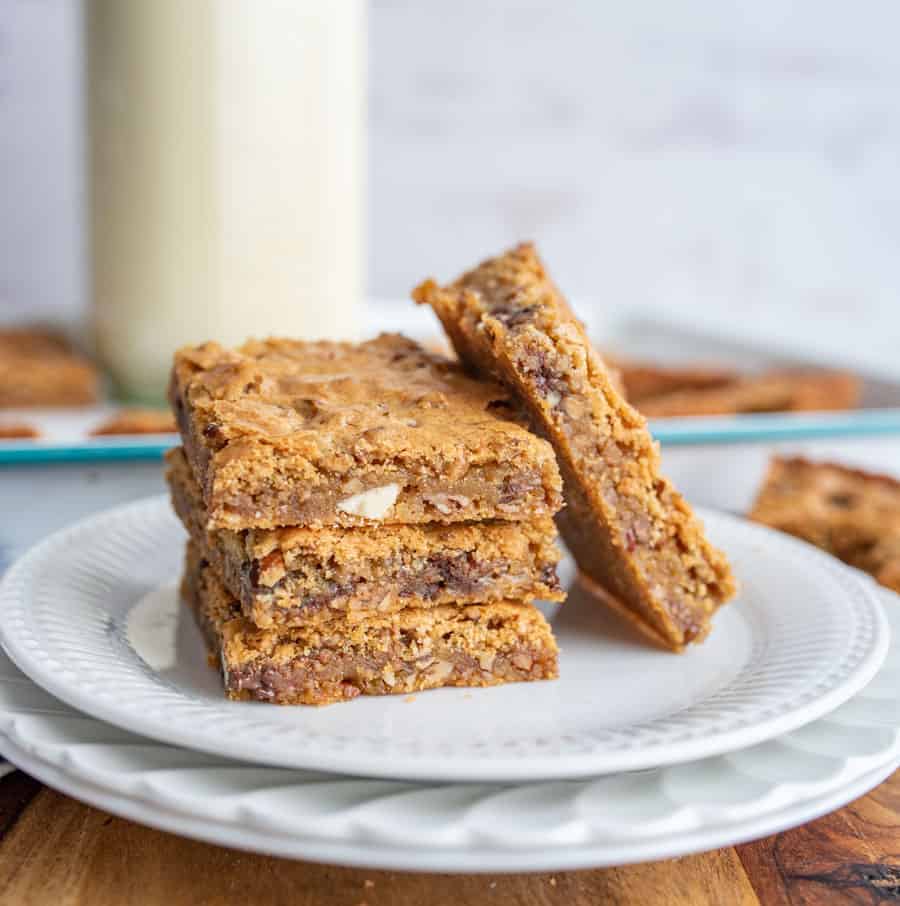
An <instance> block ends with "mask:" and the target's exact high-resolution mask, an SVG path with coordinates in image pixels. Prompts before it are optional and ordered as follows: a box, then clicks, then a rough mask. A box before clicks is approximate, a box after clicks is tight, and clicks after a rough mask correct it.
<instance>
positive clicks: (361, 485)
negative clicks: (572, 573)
mask: <svg viewBox="0 0 900 906" xmlns="http://www.w3.org/2000/svg"><path fill="white" fill-rule="evenodd" d="M170 397H171V401H172V405H173V408H174V411H175V414H176V419H177V421H178V425H179V430H180V431H181V435H182V438H183V440H184V447H185V451H186V453H187V457H188V459H189V461H190V463H191V467H192V469H193V471H194V474H195V475H196V476H197V478H198V481H199V483H200V486H201V490H202V492H203V498H204V501H205V503H206V508H207V511H208V515H209V526H210V528H227V529H232V530H240V529H246V528H274V527H276V526H280V525H281V526H283V525H307V526H324V525H340V526H360V525H371V524H374V523H390V524H398V523H422V522H464V521H473V520H480V519H505V520H525V519H528V520H532V519H534V518H536V517H539V516H550V515H552V514H553V513H555V512H556V510H558V509H559V507H560V506H561V504H562V499H561V480H560V476H559V471H558V469H557V466H556V461H555V458H554V455H553V450H552V448H551V447H550V445H549V444H548V443H547V442H546V441H544V440H541V439H540V438H537V437H535V436H534V435H533V434H531V433H530V432H529V431H527V430H526V429H525V428H524V427H522V426H521V425H519V424H517V423H516V422H515V421H514V420H512V419H511V418H510V417H509V412H510V401H509V395H508V393H507V392H506V391H504V390H503V389H502V388H500V387H498V386H497V385H496V384H490V383H484V382H479V381H474V380H472V379H471V378H469V377H466V376H465V374H464V372H463V370H462V368H461V367H460V366H459V365H458V364H456V363H454V362H450V361H448V360H446V359H444V358H442V357H441V356H437V355H433V354H429V353H427V352H426V351H425V350H423V349H422V348H421V347H419V346H418V345H417V344H415V343H413V342H412V341H410V340H407V339H405V338H403V337H401V336H398V335H382V336H380V337H378V338H377V339H375V340H371V341H369V342H367V343H361V344H359V345H356V344H352V343H335V342H325V341H322V342H301V341H293V340H275V339H270V340H264V341H250V342H249V343H246V344H244V345H243V346H241V347H240V348H239V349H236V350H228V349H223V348H222V347H221V346H219V345H218V344H216V343H206V344H204V345H202V346H196V347H188V348H186V349H182V350H180V351H179V352H178V353H177V354H176V356H175V367H174V370H173V375H172V382H171V390H170Z"/></svg>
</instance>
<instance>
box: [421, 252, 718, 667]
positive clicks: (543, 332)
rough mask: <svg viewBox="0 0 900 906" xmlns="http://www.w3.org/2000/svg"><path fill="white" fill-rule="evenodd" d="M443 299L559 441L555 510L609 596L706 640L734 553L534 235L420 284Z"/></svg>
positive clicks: (676, 634) (667, 639)
mask: <svg viewBox="0 0 900 906" xmlns="http://www.w3.org/2000/svg"><path fill="white" fill-rule="evenodd" d="M413 297H414V299H415V300H416V301H417V302H420V303H427V304H429V305H431V307H432V308H433V309H434V310H435V312H436V313H437V315H438V317H439V318H440V320H441V322H442V324H443V325H444V328H445V330H446V331H447V333H448V335H449V336H450V338H451V340H452V342H453V345H454V347H455V348H456V351H457V354H458V356H459V357H460V360H461V361H462V362H463V363H464V364H466V365H467V366H468V367H469V368H470V369H471V370H472V371H473V372H475V373H476V374H478V375H480V376H483V377H491V378H494V379H498V380H500V381H501V382H502V383H503V384H504V385H505V386H507V387H508V388H509V389H510V390H511V392H512V393H513V394H514V395H515V397H516V398H517V400H518V401H519V402H520V403H521V404H522V405H523V406H524V408H525V409H526V410H527V413H528V415H529V416H530V419H531V423H532V425H533V427H534V428H535V429H536V430H537V431H538V432H539V433H540V434H542V435H543V436H545V437H547V438H549V440H550V441H551V442H552V444H553V447H554V449H555V450H556V454H557V457H558V459H559V463H560V469H561V471H562V474H563V479H564V483H565V497H566V503H567V506H566V509H565V510H563V511H562V513H561V514H560V516H559V517H558V521H559V525H560V528H561V530H562V533H563V536H564V538H565V540H566V542H567V544H568V546H569V548H570V550H571V551H572V553H573V554H574V556H575V559H576V560H577V562H578V565H579V567H580V569H581V571H582V573H583V574H585V575H586V576H587V577H588V578H589V579H590V580H592V581H593V583H594V584H595V585H599V586H600V587H601V588H602V589H603V590H604V592H605V598H606V600H607V601H608V602H609V603H610V604H612V606H614V607H615V608H616V609H618V610H619V611H620V612H621V613H623V614H625V615H627V616H629V617H630V618H631V619H632V620H633V621H634V622H635V623H636V624H637V625H638V626H639V627H640V628H641V629H642V630H644V631H645V632H646V633H647V634H648V635H650V636H651V637H652V638H653V639H655V640H656V641H658V642H660V643H661V644H663V645H665V646H666V647H669V648H671V649H674V650H681V649H682V648H684V646H685V645H687V644H688V643H689V642H692V641H697V640H699V639H702V638H703V637H704V636H705V635H706V634H707V633H708V631H709V628H710V619H711V617H712V615H713V613H714V612H715V611H716V609H717V608H718V607H719V606H720V605H721V604H722V603H724V602H725V601H727V600H728V599H729V598H730V597H731V595H732V594H733V592H734V580H733V578H732V575H731V571H730V569H729V566H728V562H727V560H726V559H725V556H724V555H723V554H722V553H721V552H720V551H718V550H716V549H715V548H714V547H713V546H712V545H711V544H710V543H709V542H708V541H707V539H706V537H705V535H704V532H703V527H702V525H701V523H700V522H699V520H698V519H696V517H695V516H694V514H693V513H692V511H691V509H690V507H689V506H688V505H687V503H686V502H685V501H684V500H683V499H682V497H681V495H680V494H678V492H677V491H676V490H675V489H674V488H673V487H672V485H671V484H669V482H668V481H667V480H666V479H665V478H663V477H662V476H661V475H660V472H659V453H658V449H657V446H656V444H655V443H654V442H653V440H652V438H651V436H650V433H649V431H648V429H647V424H646V421H645V420H644V418H643V417H642V416H641V415H639V414H638V413H637V412H636V411H635V410H634V409H633V408H632V407H631V406H630V405H628V403H627V402H626V401H625V400H624V399H623V398H622V396H621V394H620V393H619V391H618V390H617V389H616V387H615V386H614V384H613V382H612V381H611V380H610V375H609V372H608V370H607V368H606V366H605V364H604V363H603V361H602V360H601V359H600V357H599V356H598V355H597V354H596V352H595V351H594V349H593V347H592V346H591V343H590V341H589V340H588V338H587V336H586V334H585V332H584V329H583V327H582V325H581V324H580V323H579V322H578V321H577V320H576V319H575V317H574V316H573V314H572V313H571V310H570V309H569V307H568V305H567V304H566V302H565V301H564V299H563V298H562V296H561V295H560V293H559V291H558V290H557V289H556V287H555V286H554V285H553V283H552V282H551V280H550V278H549V277H548V276H547V273H546V271H545V270H544V268H543V265H542V264H541V262H540V260H539V259H538V256H537V254H536V252H535V250H534V247H533V246H531V245H521V246H519V247H518V248H515V249H513V250H512V251H511V252H508V253H507V254H505V255H501V256H500V257H498V258H494V259H491V260H488V261H485V262H484V263H483V264H481V265H480V266H479V267H477V268H475V269H474V270H472V271H470V272H469V273H467V274H465V275H463V276H462V277H460V278H459V279H458V280H456V281H455V282H454V283H451V284H449V285H448V286H445V287H441V286H438V285H437V284H436V283H435V282H434V281H431V280H429V281H426V282H425V283H423V284H422V285H421V286H419V287H418V288H417V289H416V290H415V291H414V293H413Z"/></svg>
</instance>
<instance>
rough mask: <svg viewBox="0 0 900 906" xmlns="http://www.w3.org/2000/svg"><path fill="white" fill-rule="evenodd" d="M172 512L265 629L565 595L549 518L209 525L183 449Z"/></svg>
mask: <svg viewBox="0 0 900 906" xmlns="http://www.w3.org/2000/svg"><path fill="white" fill-rule="evenodd" d="M166 460H167V462H168V464H169V469H168V471H167V474H166V478H167V480H168V482H169V487H170V489H171V491H172V500H173V504H174V506H175V510H176V512H177V513H178V515H179V517H180V518H181V520H182V522H183V523H184V525H185V528H186V529H187V530H188V532H189V534H190V535H191V537H192V539H193V540H194V543H195V544H196V545H197V546H198V547H199V548H200V550H201V551H202V553H203V556H204V557H205V558H206V559H207V560H210V561H211V562H212V563H213V564H214V566H215V568H216V570H217V571H218V573H219V575H220V577H221V578H222V580H223V584H224V585H225V586H226V587H227V588H228V590H229V592H230V593H231V594H232V595H233V596H234V597H236V598H238V599H239V600H240V602H241V607H242V610H243V613H244V615H245V616H246V617H247V618H248V619H250V620H252V621H253V622H254V623H256V624H257V625H258V626H261V627H269V626H273V625H301V624H304V623H308V622H309V621H312V620H329V619H334V618H335V617H342V618H343V617H345V618H347V619H352V620H355V621H358V620H361V619H368V618H370V617H372V616H383V615H384V614H386V613H394V612H396V611H399V610H404V609H406V608H412V607H436V606H439V605H443V604H450V603H454V604H461V605H468V604H483V603H487V602H490V601H498V600H504V599H515V600H517V601H519V600H520V601H522V602H525V603H527V602H530V601H532V600H534V599H536V598H540V599H544V600H555V601H561V600H563V599H564V598H565V595H564V594H563V593H562V591H561V589H560V587H559V582H558V580H557V578H556V564H557V563H558V561H559V557H560V554H559V551H558V549H557V547H556V545H555V543H554V541H555V538H556V527H555V525H554V524H553V520H552V519H551V518H550V517H544V518H542V519H539V520H537V521H535V522H534V523H528V522H497V521H494V522H481V523H475V524H472V523H451V524H448V525H443V524H440V523H433V524H425V525H402V526H392V527H391V529H390V530H385V529H384V528H383V527H378V526H365V527H360V528H353V529H348V528H340V527H328V528H321V529H311V528H297V527H294V528H280V529H248V530H245V531H242V532H233V531H230V530H228V529H214V530H211V531H209V530H207V529H206V525H207V521H208V520H207V518H206V512H205V508H204V505H203V500H202V496H201V494H200V489H199V487H198V486H197V484H196V482H195V481H194V479H193V476H192V475H191V472H190V469H189V467H188V464H187V461H186V459H185V457H184V453H183V451H182V450H181V448H177V449H175V450H171V451H169V453H168V454H167V455H166Z"/></svg>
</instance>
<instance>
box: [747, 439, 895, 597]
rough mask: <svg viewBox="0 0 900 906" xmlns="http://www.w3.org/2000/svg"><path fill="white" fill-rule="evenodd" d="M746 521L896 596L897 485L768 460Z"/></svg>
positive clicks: (836, 468) (882, 478)
mask: <svg viewBox="0 0 900 906" xmlns="http://www.w3.org/2000/svg"><path fill="white" fill-rule="evenodd" d="M750 518H751V519H754V520H756V521H757V522H762V523H763V524H765V525H768V526H771V527H772V528H776V529H779V530H780V531H782V532H787V533H788V534H791V535H796V536H797V537H798V538H802V539H803V540H804V541H809V542H810V543H811V544H815V545H817V546H818V547H821V548H822V549H823V550H826V551H828V552H829V553H830V554H833V555H834V556H835V557H838V558H839V559H841V560H843V561H844V562H846V563H849V564H850V565H851V566H855V567H856V568H857V569H861V570H864V571H865V572H867V573H870V574H871V575H872V576H874V577H875V579H876V580H877V581H878V582H880V583H881V584H882V585H885V586H887V587H888V588H891V589H893V590H894V591H896V592H900V481H897V479H895V478H891V477H889V476H887V475H877V474H874V473H871V472H864V471H862V470H860V469H851V468H847V467H846V466H842V465H838V464H837V463H828V462H820V463H817V462H810V461H809V460H807V459H803V458H800V457H797V458H782V457H774V458H773V459H772V461H771V463H770V464H769V470H768V474H767V475H766V477H765V480H764V482H763V485H762V488H761V489H760V492H759V496H758V497H757V500H756V503H755V504H754V506H753V509H752V511H751V512H750Z"/></svg>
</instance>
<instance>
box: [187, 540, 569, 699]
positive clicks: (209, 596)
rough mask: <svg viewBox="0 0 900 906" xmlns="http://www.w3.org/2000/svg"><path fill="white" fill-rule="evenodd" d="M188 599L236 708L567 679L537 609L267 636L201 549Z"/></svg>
mask: <svg viewBox="0 0 900 906" xmlns="http://www.w3.org/2000/svg"><path fill="white" fill-rule="evenodd" d="M182 594H183V596H184V598H185V600H186V601H187V602H188V603H189V604H190V606H191V607H192V608H193V610H194V614H195V616H196V618H197V621H198V623H199V625H200V627H201V629H202V630H203V632H204V634H205V636H206V638H207V641H208V644H209V647H210V652H211V655H212V657H214V659H215V662H217V663H218V664H219V665H220V668H221V671H222V677H223V681H224V685H225V692H226V694H227V696H228V697H229V698H232V699H255V700H258V701H267V702H274V703H276V704H282V705H294V704H305V705H324V704H329V703H331V702H341V701H347V700H349V699H352V698H355V697H356V696H358V695H390V694H398V693H410V692H419V691H421V690H424V689H434V688H437V687H439V686H494V685H498V684H500V683H510V682H520V681H525V680H539V679H553V678H555V677H556V676H557V648H556V643H555V641H554V639H553V636H552V634H551V632H550V627H549V625H548V624H547V621H546V620H545V619H544V617H543V616H542V615H541V613H540V611H539V610H537V609H536V608H535V607H532V606H531V605H528V604H511V603H505V602H504V603H495V604H484V605H481V606H477V607H450V606H441V607H433V608H430V609H428V610H404V611H401V612H400V613H397V614H392V615H387V616H380V617H373V618H372V619H370V620H366V621H364V622H361V623H353V624H350V623H347V622H346V621H343V620H334V621H330V622H325V623H317V624H315V625H312V626H303V627H293V628H291V629H281V630H274V629H260V628H258V627H257V626H254V625H253V624H252V623H250V622H249V621H248V620H247V619H246V618H245V617H243V616H242V615H241V612H240V607H239V605H238V603H237V601H235V599H234V598H233V597H232V596H231V595H230V594H228V592H227V591H226V590H225V588H224V587H223V586H222V585H221V584H220V582H219V580H218V579H217V578H216V575H215V571H214V570H213V569H212V568H211V566H210V564H209V563H207V562H206V561H205V560H204V559H203V558H202V556H201V555H200V553H199V552H198V551H197V549H196V548H195V547H193V545H190V544H189V545H188V551H187V556H186V564H185V575H184V581H183V583H182Z"/></svg>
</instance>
